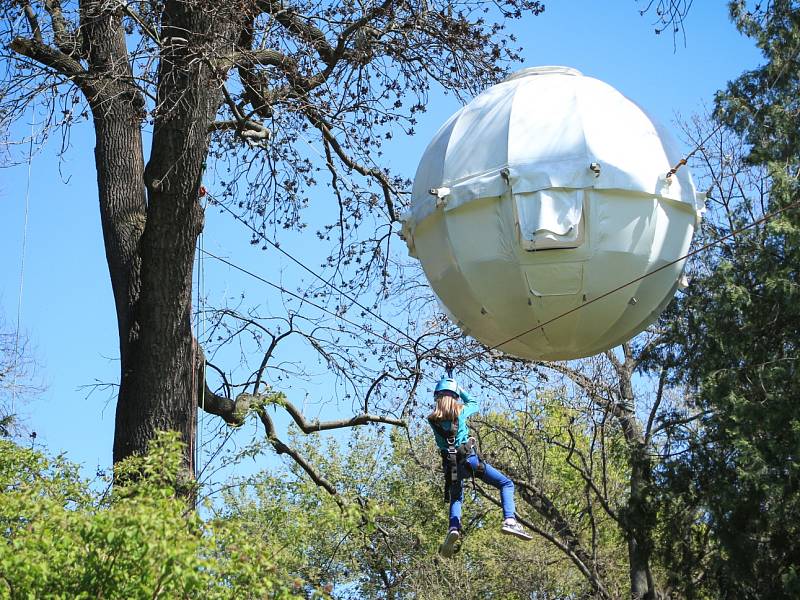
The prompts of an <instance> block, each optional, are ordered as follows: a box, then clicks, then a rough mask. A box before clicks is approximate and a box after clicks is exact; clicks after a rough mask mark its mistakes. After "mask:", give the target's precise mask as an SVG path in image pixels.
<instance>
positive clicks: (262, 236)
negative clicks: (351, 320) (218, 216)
mask: <svg viewBox="0 0 800 600" xmlns="http://www.w3.org/2000/svg"><path fill="white" fill-rule="evenodd" d="M209 197H210V198H211V200H212V201H213V202H214V204H215V205H217V206H220V207H221V208H223V209H224V210H225V211H227V212H228V214H230V215H231V216H232V217H233V218H234V219H236V220H237V221H239V222H240V223H241V224H242V225H244V226H245V227H247V228H248V229H249V230H250V231H252V232H253V233H254V234H256V235H257V236H258V237H259V238H260V239H261V240H262V241H264V242H266V243H267V244H269V245H270V246H272V247H273V248H275V249H276V250H277V251H278V252H280V253H281V254H283V255H284V256H285V257H286V258H288V259H289V260H291V261H292V262H293V263H295V264H296V265H298V266H299V267H301V268H302V269H304V270H305V271H307V272H308V273H310V274H311V275H313V276H314V277H316V278H317V279H319V280H320V281H321V282H322V283H323V284H325V285H326V286H328V287H329V288H331V289H332V290H334V291H336V292H338V293H339V294H341V295H342V296H344V297H345V298H347V299H348V300H350V302H352V303H353V304H355V305H356V306H358V307H359V308H361V309H362V310H364V311H365V312H367V313H368V314H370V315H372V316H373V317H374V318H375V319H377V320H378V321H380V322H381V323H383V324H384V325H386V326H387V327H389V328H391V329H393V330H394V331H396V332H397V333H399V334H400V335H402V336H403V337H405V338H406V339H407V340H409V341H410V342H412V343H413V344H417V343H418V342H417V340H415V339H414V338H412V337H411V336H410V335H408V334H407V333H406V332H405V331H403V330H402V329H400V328H399V327H397V326H396V325H393V324H392V323H390V322H389V321H387V320H386V319H384V318H383V317H381V316H380V315H378V314H376V313H374V312H373V311H372V310H370V309H369V308H367V307H366V306H364V305H363V304H361V303H360V302H359V301H358V300H356V299H355V298H354V297H353V296H351V295H350V294H348V293H347V292H345V291H343V290H341V289H340V288H339V287H337V286H336V285H334V284H333V283H331V282H330V281H328V280H327V279H325V278H324V277H322V276H321V275H319V274H318V273H316V272H315V271H314V270H313V269H311V268H310V267H308V266H306V265H305V264H304V263H303V262H302V261H300V260H298V259H297V258H295V257H294V256H292V255H291V254H290V253H289V252H287V251H286V250H284V249H283V248H281V247H280V246H279V245H278V244H276V243H275V242H273V241H272V240H270V239H269V238H268V237H266V236H265V235H264V234H263V233H261V232H260V231H258V230H257V229H256V228H255V227H253V226H252V225H251V224H250V223H248V222H247V221H245V220H244V219H242V218H241V217H240V216H239V215H237V214H236V213H235V212H233V211H232V210H231V209H230V208H228V207H227V206H225V205H224V204H222V203H221V202H220V201H218V200H217V199H216V198H214V196H211V195H210V194H209Z"/></svg>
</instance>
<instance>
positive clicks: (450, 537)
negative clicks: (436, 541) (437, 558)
mask: <svg viewBox="0 0 800 600" xmlns="http://www.w3.org/2000/svg"><path fill="white" fill-rule="evenodd" d="M460 538H461V532H460V531H459V530H458V529H456V528H455V527H451V528H450V531H448V532H447V537H446V538H444V543H443V544H442V545H441V546H439V554H441V555H442V556H444V557H445V558H450V557H451V556H453V554H455V553H456V543H458V540H459V539H460Z"/></svg>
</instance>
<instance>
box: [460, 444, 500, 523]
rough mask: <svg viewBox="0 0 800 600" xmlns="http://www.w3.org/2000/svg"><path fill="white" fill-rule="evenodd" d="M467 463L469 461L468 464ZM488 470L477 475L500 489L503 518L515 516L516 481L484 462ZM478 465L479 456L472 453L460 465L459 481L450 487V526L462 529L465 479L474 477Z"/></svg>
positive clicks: (476, 475)
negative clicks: (473, 473)
mask: <svg viewBox="0 0 800 600" xmlns="http://www.w3.org/2000/svg"><path fill="white" fill-rule="evenodd" d="M466 463H469V466H467V464H466ZM483 465H484V466H485V467H486V470H485V471H484V472H483V474H481V475H478V474H477V473H476V474H475V477H477V478H478V479H480V480H481V481H483V482H484V483H488V484H489V485H491V486H493V487H496V488H497V489H499V490H500V502H501V504H502V505H503V518H504V519H510V518H513V517H514V482H513V481H511V480H510V479H509V478H508V477H506V476H505V475H503V474H502V473H501V472H500V471H498V470H497V469H495V468H494V467H493V466H491V465H490V464H488V463H483ZM477 466H478V457H477V455H475V454H471V455H470V456H468V457H467V460H466V462H463V463H461V464H460V465H459V466H458V481H457V482H456V483H455V484H453V485H452V486H451V488H450V528H453V527H455V528H456V529H461V505H462V504H463V503H464V485H463V483H462V482H463V480H464V479H466V478H468V477H472V472H473V470H474V469H475V468H476V467H477Z"/></svg>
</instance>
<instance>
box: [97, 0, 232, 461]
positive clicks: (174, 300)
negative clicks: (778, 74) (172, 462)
mask: <svg viewBox="0 0 800 600" xmlns="http://www.w3.org/2000/svg"><path fill="white" fill-rule="evenodd" d="M92 9H95V10H96V11H97V13H96V14H94V13H92V12H91V10H92ZM220 11H222V13H221V12H220ZM83 20H84V25H85V26H87V27H92V28H93V30H92V32H91V35H90V36H88V37H89V38H90V39H92V48H90V49H89V54H90V57H89V58H90V63H91V64H92V68H93V70H94V71H95V72H97V73H102V74H103V76H104V77H107V78H108V86H117V87H118V88H119V90H118V91H115V92H114V93H111V94H103V98H102V99H94V101H93V99H91V98H90V102H92V110H93V114H94V120H95V129H96V132H97V146H96V150H95V160H96V163H97V172H98V186H99V190H100V206H101V218H102V223H103V233H104V238H105V246H106V256H107V262H108V266H109V273H110V275H111V281H112V286H113V291H114V298H115V302H116V308H117V320H118V324H119V335H120V358H121V377H120V390H119V397H118V400H117V412H116V427H115V437H114V462H115V463H117V462H119V461H120V460H122V459H124V458H126V457H128V456H131V455H132V454H142V453H144V452H146V450H147V445H148V443H149V441H150V440H151V439H152V438H153V436H154V435H155V432H156V431H159V430H170V431H178V432H179V433H180V435H181V439H182V440H183V441H184V442H185V444H186V451H185V455H184V466H185V467H186V468H187V470H188V471H189V472H190V473H192V474H193V471H194V464H193V455H194V424H195V420H196V412H197V402H196V397H197V390H198V389H199V386H201V385H202V384H203V382H201V381H198V380H197V369H196V368H195V366H196V362H197V361H196V346H195V341H194V339H193V336H192V331H191V295H192V266H193V262H194V252H195V243H196V240H197V236H198V235H199V233H200V231H201V230H202V228H203V211H202V209H201V207H200V205H199V202H198V194H197V192H198V188H199V186H200V182H201V177H202V172H203V166H204V163H205V159H206V155H207V152H208V143H209V137H208V132H209V126H210V124H211V123H212V122H213V120H214V117H215V115H216V112H217V109H218V107H219V105H220V103H221V101H222V92H221V84H220V82H219V81H218V80H217V76H216V74H215V72H214V71H213V67H212V65H211V62H210V61H209V60H208V59H207V58H206V57H207V56H219V55H220V52H221V51H222V50H226V51H227V52H230V51H231V50H232V44H231V43H230V42H228V44H227V47H226V43H225V40H226V39H227V40H231V39H233V36H232V31H233V27H231V25H233V22H234V17H233V15H232V14H231V13H230V9H229V8H224V9H219V8H215V7H212V8H207V9H206V10H203V5H202V4H200V3H185V2H180V1H178V2H167V4H166V6H165V12H164V18H163V21H162V23H163V27H162V32H161V41H162V53H161V61H160V66H159V81H158V98H157V106H156V110H155V123H154V132H153V145H152V151H151V156H150V160H149V162H148V164H147V168H146V169H145V167H144V160H143V151H142V138H141V122H142V117H143V116H144V115H143V113H142V107H143V105H144V103H143V102H141V101H140V100H139V99H138V97H136V95H135V94H132V93H131V92H130V89H132V88H130V87H127V86H126V84H125V83H124V82H125V81H130V75H131V69H130V65H129V64H128V62H127V61H128V53H127V50H126V47H125V36H124V32H123V30H122V27H121V21H120V19H119V17H118V16H117V15H114V14H112V13H110V12H103V9H102V8H101V6H100V5H98V4H94V3H89V4H87V5H86V6H85V11H84V16H83ZM189 32H191V33H189ZM218 51H219V52H218ZM145 190H146V192H147V200H145Z"/></svg>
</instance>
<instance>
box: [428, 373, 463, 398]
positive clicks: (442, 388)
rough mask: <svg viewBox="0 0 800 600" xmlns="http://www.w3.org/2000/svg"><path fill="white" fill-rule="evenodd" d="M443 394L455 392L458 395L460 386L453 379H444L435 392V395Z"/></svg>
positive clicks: (440, 381)
mask: <svg viewBox="0 0 800 600" xmlns="http://www.w3.org/2000/svg"><path fill="white" fill-rule="evenodd" d="M442 392H453V393H454V394H456V395H458V384H457V383H456V380H455V379H453V378H452V377H442V378H441V379H440V380H439V383H437V384H436V389H435V390H433V395H434V396H438V395H439V394H441V393H442Z"/></svg>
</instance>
